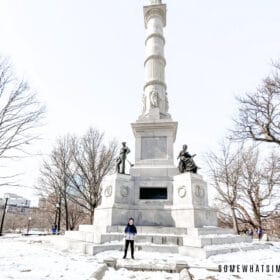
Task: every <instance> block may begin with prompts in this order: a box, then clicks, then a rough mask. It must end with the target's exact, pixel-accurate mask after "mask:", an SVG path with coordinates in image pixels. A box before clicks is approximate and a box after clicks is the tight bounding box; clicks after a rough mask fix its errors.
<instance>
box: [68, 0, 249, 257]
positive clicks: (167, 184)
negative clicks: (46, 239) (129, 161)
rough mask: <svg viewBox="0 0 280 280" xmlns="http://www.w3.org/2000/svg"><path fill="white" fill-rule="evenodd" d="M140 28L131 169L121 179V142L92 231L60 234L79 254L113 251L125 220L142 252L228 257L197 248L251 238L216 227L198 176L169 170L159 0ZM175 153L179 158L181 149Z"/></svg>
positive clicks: (172, 129) (172, 128)
mask: <svg viewBox="0 0 280 280" xmlns="http://www.w3.org/2000/svg"><path fill="white" fill-rule="evenodd" d="M144 23H145V29H146V39H145V46H146V57H145V61H144V68H145V82H144V89H143V91H144V92H143V95H142V112H141V114H140V116H139V117H138V119H137V120H136V121H135V122H134V123H132V124H131V126H132V130H133V133H134V136H135V165H134V166H131V167H130V172H129V175H128V174H125V167H124V165H125V159H126V154H127V152H128V150H127V149H126V148H127V147H126V145H125V143H123V148H122V149H123V150H121V152H120V158H119V161H118V163H117V164H118V165H117V172H116V173H115V174H113V175H111V176H108V177H107V178H105V179H104V181H103V182H102V200H101V203H100V205H99V206H98V207H97V208H96V210H95V214H94V221H93V226H87V225H81V226H80V230H79V232H66V237H68V238H69V239H71V240H79V241H81V242H84V243H83V244H84V246H85V248H86V249H85V252H89V253H93V254H95V253H97V252H100V251H104V250H109V249H111V250H112V249H121V248H122V247H123V242H122V239H123V235H122V234H121V233H122V232H123V229H124V225H125V224H126V223H127V221H128V219H129V218H130V217H133V218H134V219H135V223H136V225H137V228H138V231H139V234H138V236H137V238H138V239H137V240H136V245H137V246H139V248H140V247H141V249H143V250H144V248H145V249H146V250H150V251H153V250H157V251H159V250H160V251H164V250H165V251H167V252H180V253H182V254H187V255H193V256H204V257H205V256H206V257H207V256H209V255H211V254H217V253H220V252H224V253H225V252H229V251H231V249H229V250H225V249H224V247H222V248H220V249H219V248H218V249H217V247H213V248H214V249H213V248H212V249H211V248H208V247H207V248H206V247H204V246H208V245H215V244H220V245H221V244H224V243H225V244H227V243H235V242H240V241H247V242H248V241H251V240H248V238H246V237H241V238H240V237H238V236H236V235H234V234H233V232H232V230H225V229H220V228H218V227H217V217H216V210H215V209H213V208H211V207H209V205H208V189H207V184H206V182H205V181H204V180H203V178H202V176H201V175H199V174H197V173H196V169H195V170H194V169H191V170H189V171H195V172H184V171H188V170H187V168H186V166H187V165H186V166H185V167H184V168H181V169H180V171H181V172H179V169H178V168H177V166H175V165H174V151H173V144H174V141H175V139H176V133H177V122H175V121H173V120H172V118H171V115H170V113H169V112H168V110H169V104H168V95H167V91H166V90H167V86H166V81H165V66H166V59H165V56H164V45H165V37H164V32H163V30H164V27H165V26H166V5H165V4H162V2H161V1H160V0H150V3H149V5H147V6H144ZM180 155H181V160H184V156H185V155H187V152H186V147H185V146H184V147H183V150H182V151H181V153H180ZM219 234H220V237H219ZM221 234H222V235H221ZM249 239H250V238H249ZM112 241H114V242H115V243H114V242H113V243H112ZM141 241H142V242H144V244H141ZM116 242H117V243H116ZM147 242H148V243H150V245H149V246H148V245H147ZM145 244H146V245H145ZM155 244H156V245H155ZM159 245H160V246H159ZM71 246H72V245H71ZM71 246H70V247H71ZM164 246H165V247H164ZM139 248H138V249H139Z"/></svg>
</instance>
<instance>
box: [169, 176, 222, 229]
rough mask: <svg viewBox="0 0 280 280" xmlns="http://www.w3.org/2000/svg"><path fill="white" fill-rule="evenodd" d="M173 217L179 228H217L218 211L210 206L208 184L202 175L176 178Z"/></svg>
mask: <svg viewBox="0 0 280 280" xmlns="http://www.w3.org/2000/svg"><path fill="white" fill-rule="evenodd" d="M172 216H173V218H174V220H175V225H176V226H177V227H187V228H196V227H203V226H217V211H216V210H215V209H213V208H210V207H209V205H208V189H207V183H206V182H205V181H204V180H203V178H202V176H201V175H199V174H194V173H190V172H187V173H183V174H179V175H176V176H174V183H173V209H172Z"/></svg>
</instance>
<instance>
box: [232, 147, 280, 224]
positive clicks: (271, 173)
mask: <svg viewBox="0 0 280 280" xmlns="http://www.w3.org/2000/svg"><path fill="white" fill-rule="evenodd" d="M242 162H243V169H242V170H243V171H242V175H241V182H240V186H241V188H240V190H241V195H240V199H239V201H238V202H237V204H236V207H237V209H238V211H239V214H240V216H239V219H240V220H241V221H243V222H245V223H248V224H250V225H252V226H253V227H254V228H257V227H259V226H262V221H263V219H269V218H270V217H272V216H273V214H274V213H275V210H277V209H278V208H279V206H280V203H279V195H278V192H279V190H280V189H279V183H280V162H279V156H278V155H277V154H276V153H273V154H271V155H270V156H269V157H267V158H266V159H265V160H261V158H260V154H259V151H258V150H256V149H249V150H247V151H244V152H243V153H242Z"/></svg>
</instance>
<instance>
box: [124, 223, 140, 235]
mask: <svg viewBox="0 0 280 280" xmlns="http://www.w3.org/2000/svg"><path fill="white" fill-rule="evenodd" d="M124 232H125V233H130V234H137V229H136V227H135V225H129V224H128V225H127V226H126V227H125V230H124Z"/></svg>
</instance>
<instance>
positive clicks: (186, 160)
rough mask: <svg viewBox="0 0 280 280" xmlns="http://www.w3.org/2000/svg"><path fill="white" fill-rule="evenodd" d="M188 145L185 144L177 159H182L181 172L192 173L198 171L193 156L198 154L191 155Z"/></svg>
mask: <svg viewBox="0 0 280 280" xmlns="http://www.w3.org/2000/svg"><path fill="white" fill-rule="evenodd" d="M187 149H188V146H187V145H183V149H182V151H181V152H180V153H179V155H178V157H177V159H180V162H179V166H178V168H179V172H180V173H185V172H192V173H197V169H198V167H197V165H196V164H195V162H194V160H193V158H194V157H195V156H196V155H195V154H194V155H191V154H190V153H189V152H188V151H187Z"/></svg>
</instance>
